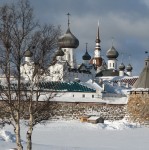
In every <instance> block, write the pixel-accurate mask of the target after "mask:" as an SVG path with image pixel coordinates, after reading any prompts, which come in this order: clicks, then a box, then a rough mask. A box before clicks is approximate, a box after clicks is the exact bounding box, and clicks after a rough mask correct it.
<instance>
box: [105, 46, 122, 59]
mask: <svg viewBox="0 0 149 150" xmlns="http://www.w3.org/2000/svg"><path fill="white" fill-rule="evenodd" d="M106 56H107V58H109V59H116V58H117V57H118V56H119V53H118V51H117V50H116V49H115V47H114V46H112V47H111V48H110V49H109V50H108V51H107V53H106Z"/></svg>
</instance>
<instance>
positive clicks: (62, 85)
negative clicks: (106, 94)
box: [39, 82, 96, 92]
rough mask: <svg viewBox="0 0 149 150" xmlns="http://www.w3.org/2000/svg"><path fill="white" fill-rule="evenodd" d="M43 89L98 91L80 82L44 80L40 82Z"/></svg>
mask: <svg viewBox="0 0 149 150" xmlns="http://www.w3.org/2000/svg"><path fill="white" fill-rule="evenodd" d="M39 87H40V88H41V89H48V90H52V91H68V92H96V90H95V89H91V88H89V87H87V86H84V85H82V84H80V83H78V82H42V83H39Z"/></svg>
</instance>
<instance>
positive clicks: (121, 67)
mask: <svg viewBox="0 0 149 150" xmlns="http://www.w3.org/2000/svg"><path fill="white" fill-rule="evenodd" d="M124 70H125V65H124V64H123V63H121V64H120V65H119V76H124Z"/></svg>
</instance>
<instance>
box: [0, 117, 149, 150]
mask: <svg viewBox="0 0 149 150" xmlns="http://www.w3.org/2000/svg"><path fill="white" fill-rule="evenodd" d="M23 129H24V131H23V132H22V140H23V145H24V149H25V127H23ZM33 132H34V134H33V150H149V128H147V127H140V126H136V125H134V124H130V123H127V122H126V121H125V120H122V121H115V122H109V121H105V123H104V124H90V123H81V122H79V121H52V122H49V123H47V124H46V125H38V126H37V127H36V128H35V129H34V131H33ZM14 141H15V137H14V134H13V130H12V128H11V127H10V126H7V127H5V128H4V129H1V131H0V150H9V148H13V147H15V143H14Z"/></svg>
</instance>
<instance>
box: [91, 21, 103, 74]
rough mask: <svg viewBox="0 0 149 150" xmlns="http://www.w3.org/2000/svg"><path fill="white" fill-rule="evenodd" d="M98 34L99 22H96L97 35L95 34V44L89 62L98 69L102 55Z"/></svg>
mask: <svg viewBox="0 0 149 150" xmlns="http://www.w3.org/2000/svg"><path fill="white" fill-rule="evenodd" d="M100 42H101V40H100V36H99V22H98V27H97V36H96V40H95V43H96V46H95V50H94V57H93V58H92V59H91V61H90V64H93V65H94V66H95V68H96V70H97V72H98V71H99V68H100V67H101V66H102V61H103V60H102V57H101V47H100Z"/></svg>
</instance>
